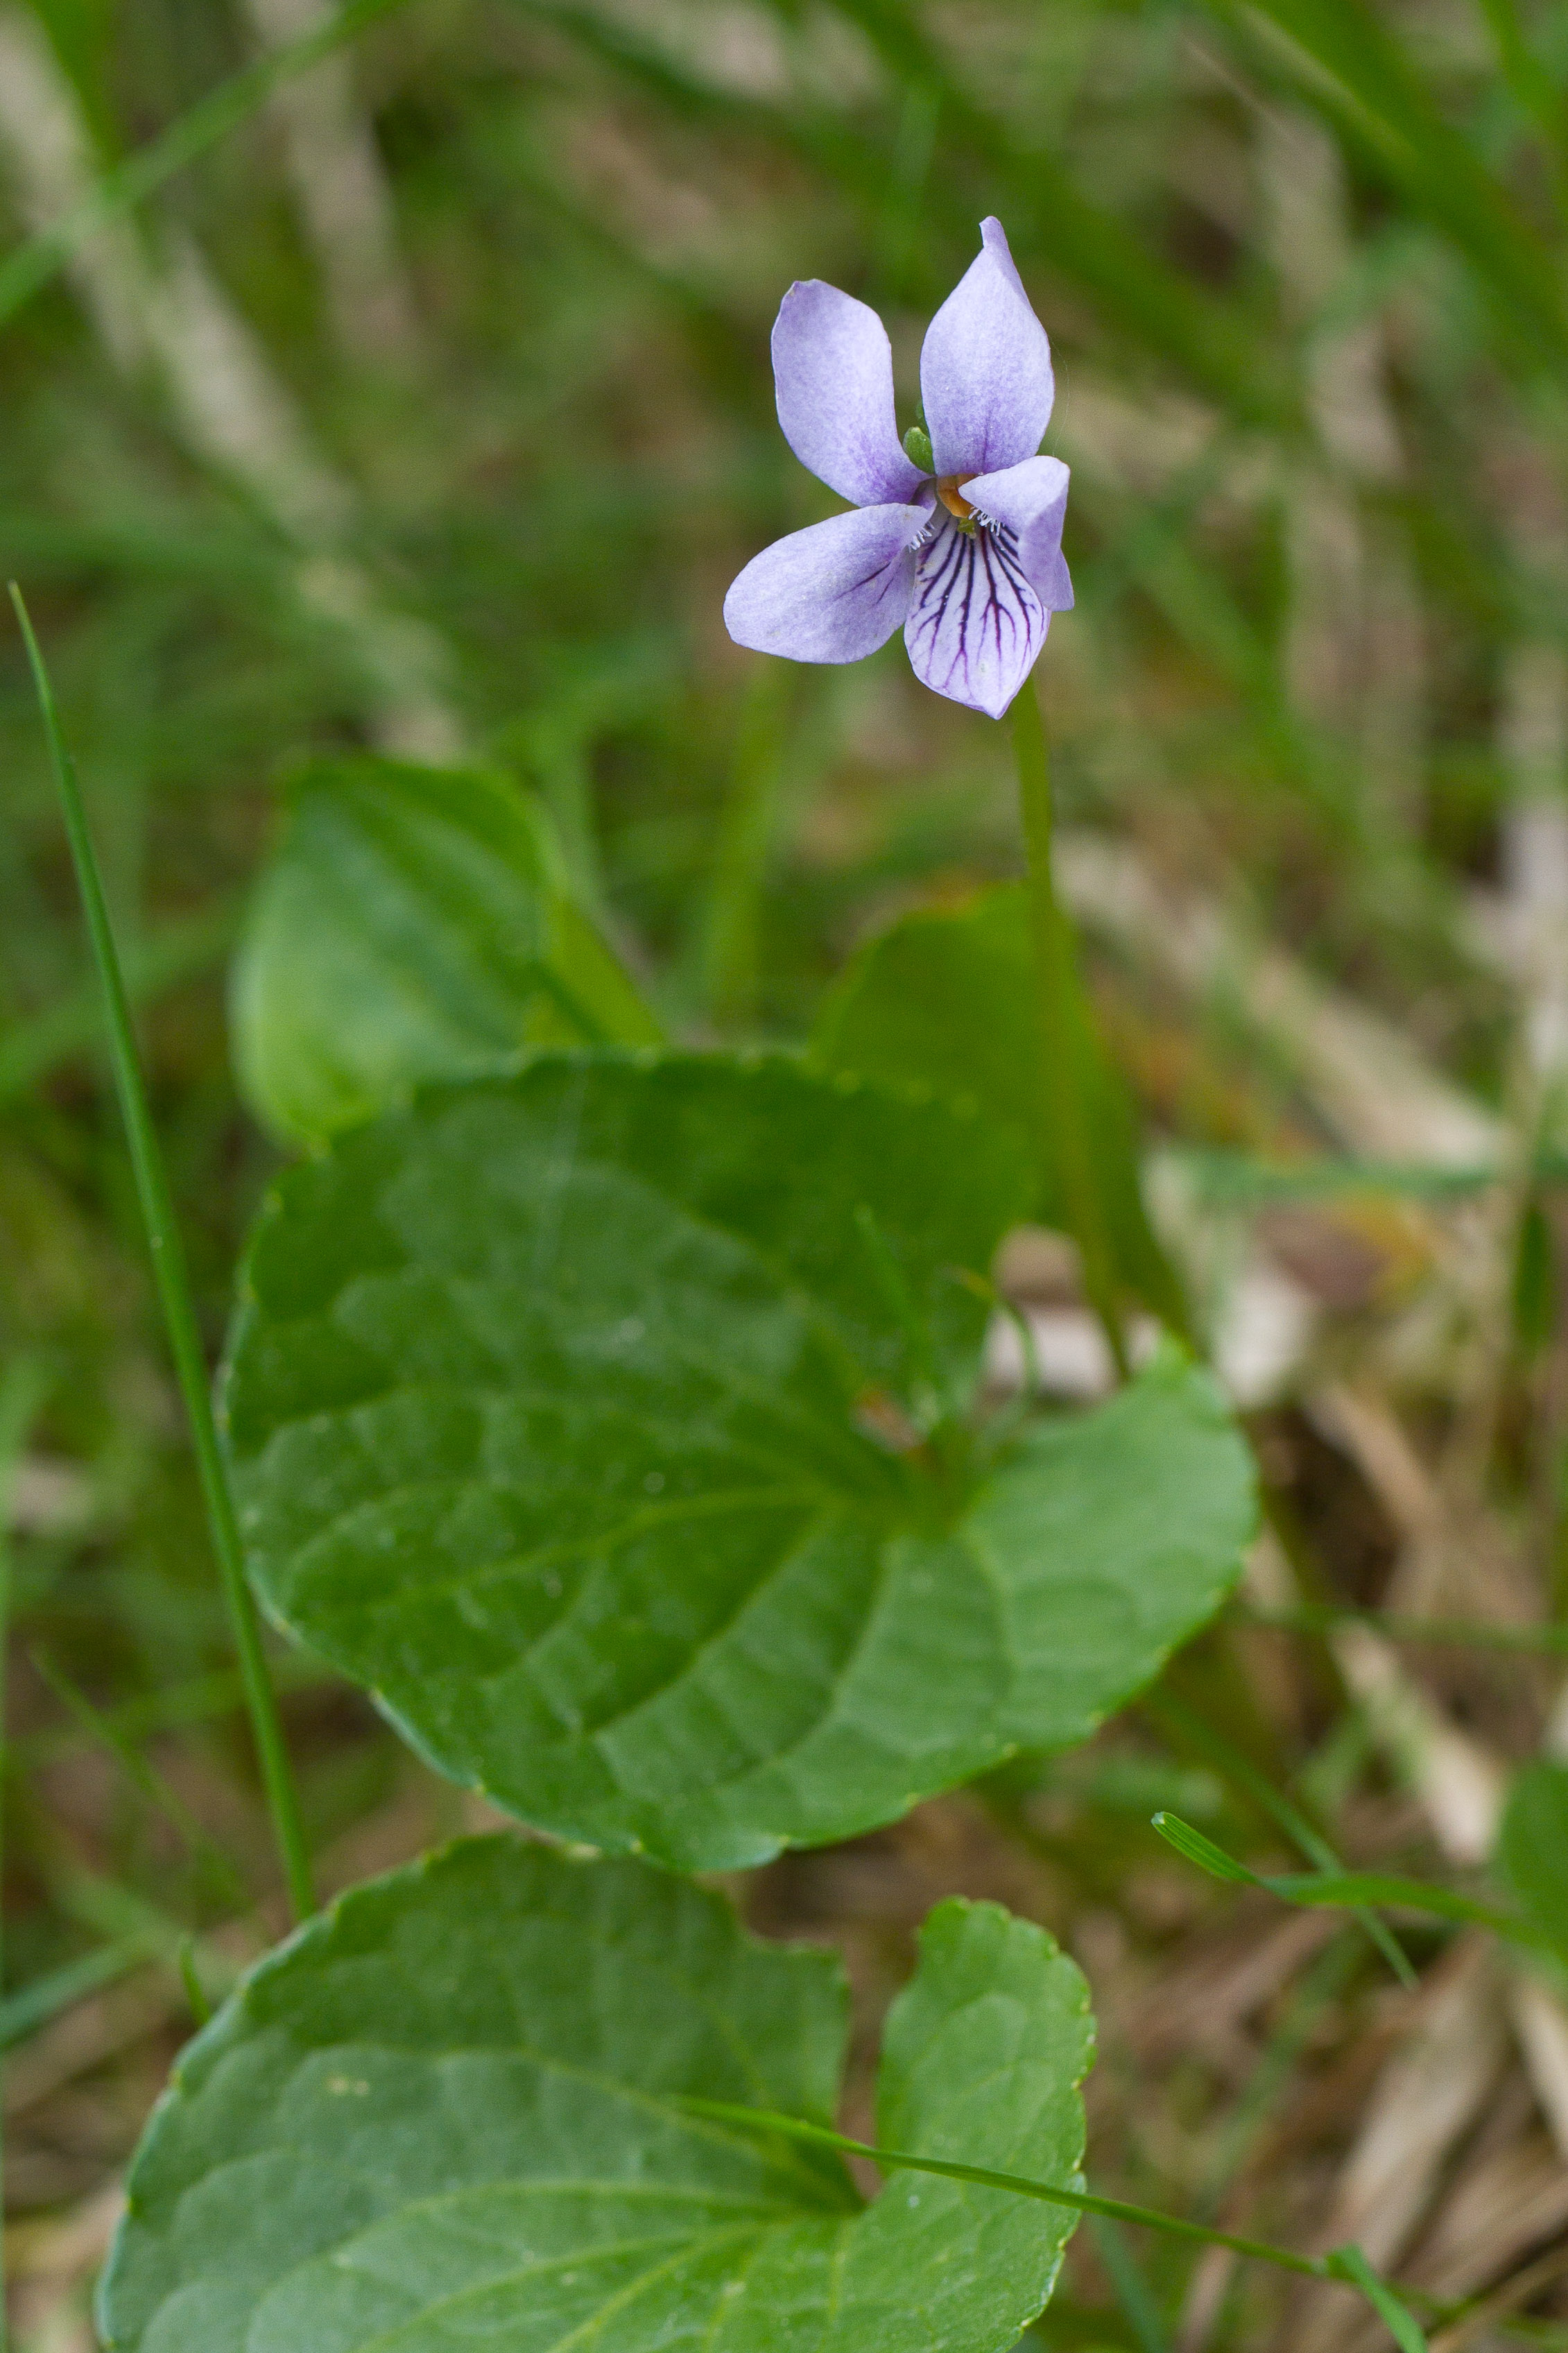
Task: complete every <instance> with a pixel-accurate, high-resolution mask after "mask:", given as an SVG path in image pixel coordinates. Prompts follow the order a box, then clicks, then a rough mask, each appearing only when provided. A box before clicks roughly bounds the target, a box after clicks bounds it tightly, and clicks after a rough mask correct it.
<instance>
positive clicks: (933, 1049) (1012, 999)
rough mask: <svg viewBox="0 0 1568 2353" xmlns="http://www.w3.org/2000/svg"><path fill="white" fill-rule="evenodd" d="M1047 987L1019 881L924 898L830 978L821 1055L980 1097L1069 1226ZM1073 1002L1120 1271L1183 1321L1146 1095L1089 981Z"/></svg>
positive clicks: (1042, 1197)
mask: <svg viewBox="0 0 1568 2353" xmlns="http://www.w3.org/2000/svg"><path fill="white" fill-rule="evenodd" d="M1037 986H1038V984H1037V979H1036V976H1035V956H1034V948H1033V946H1032V944H1031V942H1030V937H1029V917H1028V908H1027V905H1026V901H1025V897H1024V892H1023V890H1022V888H1021V887H1020V886H1019V885H1018V884H1016V883H1009V884H1006V885H1005V886H1004V887H1003V888H1001V889H999V890H994V891H984V892H979V893H978V894H977V896H976V897H974V898H973V899H972V900H971V901H970V902H968V904H967V905H965V906H962V907H932V908H920V909H917V910H916V911H915V912H914V913H912V914H907V915H902V916H900V918H899V920H898V922H897V923H892V924H890V925H889V928H888V930H887V931H885V932H882V933H880V934H879V935H878V936H877V937H876V938H875V939H873V940H869V941H868V943H867V944H866V945H865V947H863V948H862V949H861V951H860V953H859V955H858V956H857V957H856V958H855V960H854V962H853V963H852V964H851V965H849V967H848V969H847V971H846V972H845V973H844V974H843V975H842V976H840V978H839V979H838V980H837V982H836V983H835V985H834V986H833V987H832V988H831V989H829V991H828V992H827V995H826V997H825V998H824V1000H823V1004H822V1008H821V1011H820V1013H819V1014H818V1017H817V1021H816V1029H815V1032H814V1035H813V1039H812V1052H813V1056H814V1058H815V1059H816V1061H817V1062H818V1063H819V1064H820V1065H821V1066H822V1067H823V1068H824V1069H826V1070H830V1071H856V1072H858V1074H859V1075H860V1076H861V1077H863V1078H868V1079H877V1080H882V1081H884V1082H892V1083H894V1084H897V1083H899V1082H908V1081H911V1080H919V1081H921V1082H924V1083H926V1084H928V1085H931V1086H932V1087H935V1088H936V1089H937V1090H938V1092H941V1093H943V1094H947V1095H951V1096H955V1097H958V1098H961V1099H966V1100H968V1101H970V1102H973V1103H977V1104H978V1105H979V1106H980V1108H981V1109H982V1111H983V1112H984V1113H985V1114H986V1115H987V1117H989V1118H991V1119H994V1120H996V1121H998V1122H1000V1123H1002V1124H1005V1125H1006V1126H1008V1127H1010V1128H1011V1129H1013V1131H1014V1132H1015V1133H1016V1134H1017V1135H1018V1136H1019V1137H1020V1138H1021V1139H1023V1140H1025V1141H1026V1143H1027V1145H1028V1146H1029V1148H1030V1150H1031V1151H1032V1153H1033V1154H1034V1155H1035V1158H1036V1161H1037V1165H1038V1166H1040V1167H1041V1168H1042V1169H1043V1170H1044V1175H1043V1177H1042V1181H1041V1185H1040V1189H1039V1192H1038V1194H1037V1197H1036V1200H1035V1203H1034V1206H1033V1208H1032V1210H1031V1215H1032V1216H1034V1217H1036V1218H1037V1219H1039V1221H1040V1222H1041V1224H1043V1225H1047V1226H1060V1227H1065V1226H1066V1225H1067V1223H1068V1215H1067V1205H1066V1200H1065V1198H1064V1192H1063V1187H1062V1185H1061V1183H1060V1181H1059V1180H1058V1178H1057V1177H1055V1176H1054V1175H1053V1173H1052V1171H1051V1168H1050V1166H1049V1159H1050V1154H1049V1150H1048V1148H1047V1147H1048V1143H1049V1139H1050V1137H1051V1133H1052V1131H1051V1123H1050V1120H1049V1117H1048V1106H1047V1093H1046V1091H1047V1087H1048V1086H1049V1085H1050V1084H1051V1074H1050V1072H1049V1071H1047V1069H1046V1067H1045V1061H1044V1057H1043V1054H1042V1051H1041V1046H1040V1032H1039V1022H1038V1018H1037V1012H1036V1002H1037ZM1073 1010H1074V1023H1073V1030H1074V1036H1075V1039H1076V1041H1077V1052H1078V1061H1079V1088H1080V1090H1081V1092H1082V1095H1083V1100H1084V1104H1085V1108H1086V1111H1087V1113H1088V1117H1089V1146H1090V1151H1091V1154H1092V1156H1093V1166H1094V1176H1095V1181H1096V1183H1097V1185H1098V1186H1099V1188H1100V1198H1101V1202H1102V1206H1103V1209H1104V1214H1105V1221H1106V1231H1107V1236H1108V1239H1109V1242H1110V1250H1111V1253H1112V1257H1113V1260H1114V1262H1115V1270H1116V1274H1117V1278H1118V1280H1119V1282H1121V1283H1123V1284H1124V1285H1125V1286H1126V1288H1127V1289H1128V1290H1129V1291H1131V1293H1134V1294H1135V1295H1136V1296H1137V1297H1139V1298H1141V1299H1142V1301H1143V1302H1144V1303H1145V1304H1146V1305H1147V1306H1148V1307H1149V1308H1150V1309H1151V1310H1152V1312H1153V1314H1156V1315H1158V1316H1160V1317H1161V1318H1162V1319H1163V1322H1165V1323H1166V1324H1169V1325H1170V1326H1171V1327H1172V1328H1173V1330H1177V1331H1180V1330H1181V1329H1183V1328H1184V1320H1185V1314H1186V1310H1185V1305H1184V1301H1183V1299H1182V1293H1181V1286H1180V1285H1179V1283H1178V1282H1177V1281H1176V1278H1175V1275H1174V1273H1173V1271H1172V1269H1171V1265H1170V1262H1169V1261H1168V1260H1167V1259H1166V1257H1165V1254H1164V1252H1163V1250H1162V1249H1161V1247H1160V1244H1159V1242H1158V1241H1157V1240H1156V1239H1155V1236H1154V1233H1153V1230H1152V1228H1151V1226H1150V1223H1149V1219H1148V1215H1147V1213H1146V1211H1145V1209H1144V1207H1143V1199H1142V1193H1141V1191H1140V1189H1139V1177H1138V1155H1137V1132H1136V1125H1135V1123H1134V1119H1133V1112H1132V1105H1131V1101H1130V1100H1129V1097H1128V1093H1127V1089H1126V1087H1125V1086H1124V1084H1123V1083H1122V1081H1121V1075H1120V1073H1119V1072H1118V1071H1117V1070H1116V1068H1115V1066H1114V1064H1113V1063H1112V1062H1111V1061H1110V1058H1109V1056H1108V1055H1107V1054H1106V1051H1105V1049H1104V1047H1103V1046H1102V1045H1101V1044H1100V1038H1099V1035H1098V1033H1097V1031H1096V1029H1095V1025H1094V1018H1093V1014H1092V1012H1091V1010H1090V1008H1089V1005H1088V1003H1087V1001H1086V1000H1085V999H1084V998H1083V997H1082V993H1081V989H1080V990H1079V991H1078V993H1077V1002H1076V1004H1075V1006H1074V1008H1073Z"/></svg>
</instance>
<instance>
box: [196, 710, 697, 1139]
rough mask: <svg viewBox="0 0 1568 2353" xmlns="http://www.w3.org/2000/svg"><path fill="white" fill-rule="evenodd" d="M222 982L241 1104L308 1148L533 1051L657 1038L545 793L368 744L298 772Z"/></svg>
mask: <svg viewBox="0 0 1568 2353" xmlns="http://www.w3.org/2000/svg"><path fill="white" fill-rule="evenodd" d="M230 995H231V1021H232V1026H233V1030H234V1042H235V1059H236V1063H237V1069H238V1072H239V1078H240V1083H241V1085H242V1087H243V1089H244V1091H245V1093H246V1096H247V1100H248V1101H249V1103H250V1104H251V1106H252V1108H253V1109H254V1111H255V1112H256V1113H257V1115H258V1117H259V1118H260V1119H261V1120H263V1121H264V1122H265V1124H267V1125H268V1127H271V1128H273V1129H275V1130H276V1131H277V1132H278V1133H279V1134H281V1135H284V1136H287V1137H289V1139H291V1140H293V1141H297V1142H305V1143H311V1142H316V1141H319V1140H320V1139H321V1137H323V1136H326V1135H330V1134H332V1132H333V1131H334V1130H335V1129H338V1128H341V1127H343V1126H345V1125H347V1124H350V1123H352V1122H353V1121H355V1120H359V1119H363V1118H364V1117H365V1116H366V1114H367V1113H372V1112H376V1111H380V1110H382V1109H383V1108H384V1106H385V1105H387V1104H389V1103H395V1102H396V1101H398V1100H399V1099H400V1098H401V1097H403V1096H405V1095H406V1094H407V1093H408V1092H409V1091H410V1089H411V1088H413V1087H414V1086H416V1085H417V1084H418V1083H419V1082H421V1081H423V1080H426V1079H433V1078H450V1077H455V1076H457V1075H458V1073H459V1072H462V1071H474V1070H481V1069H485V1068H487V1067H489V1066H490V1065H493V1064H494V1063H496V1062H497V1061H500V1060H504V1059H505V1058H507V1057H509V1056H511V1055H515V1054H517V1053H519V1052H520V1051H521V1050H524V1049H525V1048H530V1047H542V1046H562V1045H567V1046H571V1045H595V1044H599V1043H611V1044H616V1045H633V1046H637V1045H642V1044H645V1043H652V1042H653V1041H654V1040H655V1039H657V1037H658V1025H657V1023H656V1022H655V1021H654V1019H653V1017H652V1015H651V1014H650V1013H649V1012H648V1011H647V1008H646V1007H645V1006H644V1005H643V1004H642V1002H641V1000H640V998H639V997H638V996H637V991H636V990H635V989H634V988H633V987H632V985H631V982H630V981H629V980H628V979H627V978H626V974H625V973H624V972H623V971H622V970H621V967H620V965H618V964H617V963H616V959H615V957H614V956H613V955H611V953H610V951H609V949H608V948H607V947H606V946H605V943H604V942H603V940H601V939H600V937H599V935H598V934H597V933H596V932H595V929H594V927H593V925H592V923H590V922H589V920H588V918H587V916H586V915H585V914H584V913H583V912H582V910H581V909H580V908H579V907H578V906H577V905H576V903H575V902H574V900H573V898H572V897H571V895H570V893H569V892H568V890H567V888H566V884H565V881H564V876H563V868H562V863H561V860H560V856H559V853H558V850H557V849H556V846H555V841H554V837H553V834H552V829H551V827H550V823H549V820H548V818H547V817H546V816H545V813H544V811H543V810H542V808H541V807H540V806H539V804H538V803H537V802H535V801H533V800H532V799H531V798H530V797H529V796H528V795H527V794H525V793H523V792H521V791H520V790H519V789H518V787H517V786H515V785H513V784H511V783H510V781H509V780H508V779H507V778H506V777H505V776H497V775H494V774H491V773H490V772H489V771H487V770H482V769H447V768H428V767H416V766H413V765H407V764H405V763H404V762H401V761H396V760H384V759H379V758H375V757H374V756H372V755H371V754H357V755H355V756H353V757H348V758H343V759H338V760H320V761H317V762H315V763H313V764H312V765H310V767H308V768H306V769H305V770H303V771H302V773H301V774H300V776H298V777H296V779H295V780H294V783H293V786H292V787H291V789H290V794H289V822H288V826H287V828H286V830H285V832H284V835H283V839H282V840H281V841H280V842H279V846H278V848H277V849H276V850H275V851H274V853H273V855H272V857H271V859H270V860H269V861H268V865H267V866H266V868H265V869H264V871H263V872H262V875H261V879H260V881H259V882H258V885H257V889H256V894H255V897H254V899H253V900H252V902H251V908H250V913H249V917H248V920H247V928H246V935H245V939H244V941H243V943H242V944H241V947H240V951H239V955H238V956H237V960H236V964H235V968H234V976H233V983H232V987H231V993H230Z"/></svg>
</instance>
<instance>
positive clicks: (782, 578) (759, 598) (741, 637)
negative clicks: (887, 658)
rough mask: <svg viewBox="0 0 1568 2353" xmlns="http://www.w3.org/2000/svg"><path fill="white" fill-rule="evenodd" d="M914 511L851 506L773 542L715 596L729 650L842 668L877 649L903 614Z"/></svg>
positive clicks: (919, 512)
mask: <svg viewBox="0 0 1568 2353" xmlns="http://www.w3.org/2000/svg"><path fill="white" fill-rule="evenodd" d="M925 520H926V515H925V509H924V508H923V507H916V506H882V507H859V508H857V509H856V511H855V512H853V513H852V514H841V515H834V516H832V517H830V519H829V520H828V521H827V522H814V523H812V524H811V525H809V527H808V528H807V529H806V530H805V531H795V532H791V533H790V535H789V537H788V538H787V539H775V540H774V542H773V545H772V546H771V547H764V548H763V552H762V554H760V555H753V556H752V560H751V562H750V564H748V565H747V566H746V568H745V570H744V571H743V572H742V575H741V576H740V578H739V579H738V580H737V581H736V582H735V583H734V586H732V587H731V590H730V593H729V595H728V596H726V597H725V599H724V626H725V628H727V629H728V630H729V632H730V635H731V637H732V638H734V640H735V643H736V644H737V645H738V646H750V647H752V649H753V650H754V651H755V652H757V653H760V654H783V655H784V656H785V657H786V658H787V659H789V660H790V661H805V662H852V661H858V660H859V659H860V658H861V656H862V655H863V654H874V653H875V652H876V650H877V649H878V647H879V646H883V645H886V644H887V642H888V639H889V638H890V637H891V636H892V634H893V631H894V630H895V629H896V628H898V626H899V623H900V621H901V620H902V619H903V617H904V616H905V614H906V613H907V612H908V611H909V608H910V588H911V587H912V586H913V583H914V573H915V559H914V554H913V543H914V541H915V539H916V537H917V535H918V534H919V533H920V531H921V528H922V526H923V524H924V522H925Z"/></svg>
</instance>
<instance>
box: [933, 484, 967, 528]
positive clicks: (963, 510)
mask: <svg viewBox="0 0 1568 2353" xmlns="http://www.w3.org/2000/svg"><path fill="white" fill-rule="evenodd" d="M973 480H974V476H973V474H942V475H940V476H939V477H938V479H937V485H936V494H937V497H938V498H939V499H940V500H941V501H942V505H943V506H944V507H945V508H946V509H947V511H948V513H949V514H950V515H956V516H957V517H958V520H959V522H968V521H969V518H970V516H971V515H972V514H973V512H974V509H973V506H971V504H970V502H969V501H968V500H967V499H966V498H965V497H964V495H963V484H964V483H965V482H972V481H973Z"/></svg>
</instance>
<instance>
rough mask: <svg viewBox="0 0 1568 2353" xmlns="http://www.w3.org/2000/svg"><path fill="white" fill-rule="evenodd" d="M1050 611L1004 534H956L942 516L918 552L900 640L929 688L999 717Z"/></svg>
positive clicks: (1035, 650) (1028, 665)
mask: <svg viewBox="0 0 1568 2353" xmlns="http://www.w3.org/2000/svg"><path fill="white" fill-rule="evenodd" d="M1049 627H1050V616H1049V614H1048V613H1047V611H1046V608H1045V607H1044V606H1043V605H1042V604H1041V602H1040V600H1039V598H1038V597H1037V596H1036V594H1035V592H1034V590H1033V589H1032V588H1031V587H1030V586H1029V584H1028V582H1027V580H1026V579H1025V577H1024V575H1023V572H1022V570H1021V569H1020V567H1019V565H1018V562H1017V558H1016V554H1012V553H1010V552H1009V534H1007V533H1005V532H989V531H984V530H976V531H960V530H959V528H958V525H957V524H956V523H955V522H951V521H949V520H948V518H947V517H946V516H945V515H943V517H942V520H941V522H938V524H937V525H936V528H935V530H934V532H933V533H932V534H931V538H930V539H929V540H927V541H926V542H925V543H924V545H923V546H922V547H921V549H920V551H919V554H918V555H917V558H916V565H915V586H914V596H913V599H912V601H911V603H910V617H909V619H908V620H907V621H906V622H905V624H904V643H905V645H906V646H907V647H908V648H909V650H910V664H911V666H912V668H913V670H914V673H915V676H916V677H917V678H918V679H920V680H921V682H922V683H923V684H924V685H926V686H929V687H930V688H931V691H932V692H933V693H936V694H945V695H946V696H947V697H948V699H949V700H950V701H951V702H966V703H967V704H968V705H969V707H970V709H971V710H972V711H984V712H986V714H987V715H988V716H989V717H990V718H992V719H1000V718H1001V716H1002V714H1003V712H1005V710H1006V708H1007V705H1008V704H1009V703H1010V702H1012V700H1013V697H1014V696H1015V695H1016V693H1017V691H1018V689H1019V688H1020V687H1021V686H1022V685H1023V683H1024V681H1025V680H1026V678H1027V677H1028V675H1029V672H1030V670H1032V669H1033V668H1034V665H1035V662H1036V659H1037V656H1038V654H1039V650H1040V648H1041V647H1042V646H1043V645H1044V644H1045V642H1046V631H1047V628H1049Z"/></svg>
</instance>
